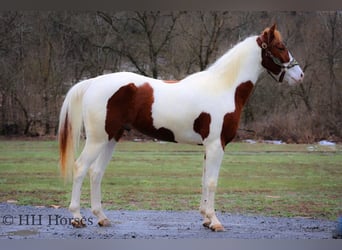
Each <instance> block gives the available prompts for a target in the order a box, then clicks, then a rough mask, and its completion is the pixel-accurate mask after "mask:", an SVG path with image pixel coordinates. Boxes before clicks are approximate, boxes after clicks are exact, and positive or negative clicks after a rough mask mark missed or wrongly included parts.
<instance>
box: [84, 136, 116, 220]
mask: <svg viewBox="0 0 342 250" xmlns="http://www.w3.org/2000/svg"><path fill="white" fill-rule="evenodd" d="M115 144H116V142H115V141H114V140H111V141H109V142H108V143H107V145H106V146H105V147H104V149H103V150H102V151H101V153H100V155H99V157H98V158H97V159H96V161H95V162H94V164H93V165H91V167H90V169H89V176H90V197H91V210H92V212H93V214H94V215H95V216H96V217H97V218H98V224H99V225H100V226H109V225H110V221H109V219H108V218H107V217H106V215H105V214H104V213H103V210H102V205H101V181H102V177H103V174H104V172H105V169H106V167H107V165H108V163H109V161H110V159H111V158H112V154H113V150H114V147H115Z"/></svg>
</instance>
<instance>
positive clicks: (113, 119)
mask: <svg viewBox="0 0 342 250" xmlns="http://www.w3.org/2000/svg"><path fill="white" fill-rule="evenodd" d="M153 102H154V97H153V88H152V87H151V86H150V84H148V83H145V84H143V85H141V86H139V87H137V86H135V84H134V83H129V84H127V85H125V86H122V87H121V88H120V89H119V90H118V91H116V92H115V93H114V94H113V95H112V96H111V97H110V98H109V100H108V102H107V114H106V122H105V130H106V132H107V134H108V139H109V140H111V139H112V138H114V139H115V140H116V141H118V140H119V139H120V138H121V136H122V134H123V132H124V130H129V129H130V128H131V127H133V128H135V129H137V130H138V131H140V132H141V133H143V134H146V135H148V136H151V137H153V138H156V139H160V140H164V141H171V142H176V141H175V137H174V134H173V132H172V131H171V130H169V129H167V128H164V127H161V128H159V129H156V128H155V127H154V126H153V119H152V104H153Z"/></svg>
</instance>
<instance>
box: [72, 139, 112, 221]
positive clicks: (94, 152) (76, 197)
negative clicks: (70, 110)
mask: <svg viewBox="0 0 342 250" xmlns="http://www.w3.org/2000/svg"><path fill="white" fill-rule="evenodd" d="M106 143H107V142H105V141H104V142H94V141H92V140H91V139H89V138H87V140H86V144H85V146H84V149H83V151H82V153H81V155H80V157H79V158H78V159H77V161H76V162H75V165H74V171H73V186H72V193H71V202H70V206H69V210H70V212H71V213H72V214H73V220H72V221H71V223H72V225H73V226H74V227H84V226H85V223H84V220H83V219H82V215H81V212H80V197H81V187H82V183H83V179H84V176H85V175H86V173H87V170H88V169H89V167H90V166H91V165H92V164H93V163H94V161H95V160H96V159H97V158H98V156H99V154H100V152H101V151H102V150H103V148H104V147H105V145H106Z"/></svg>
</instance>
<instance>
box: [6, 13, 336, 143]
mask: <svg viewBox="0 0 342 250" xmlns="http://www.w3.org/2000/svg"><path fill="white" fill-rule="evenodd" d="M274 22H276V23H277V25H278V29H279V30H280V31H281V33H282V35H283V37H284V40H285V43H286V44H287V46H288V48H289V49H290V50H291V52H292V54H293V55H294V57H295V58H296V59H297V61H298V62H299V63H300V65H301V67H302V69H303V70H304V72H305V80H304V82H303V83H302V84H299V85H297V86H294V87H292V86H288V85H287V84H286V83H277V82H275V81H274V80H273V79H272V78H271V77H270V76H268V75H267V74H264V75H262V77H261V78H260V81H259V82H258V84H257V85H256V88H255V90H254V93H253V95H252V97H251V98H250V99H249V102H248V104H247V105H246V107H245V109H244V113H243V116H242V119H241V122H240V130H239V133H238V138H251V139H278V140H283V141H285V142H295V143H309V142H314V141H318V140H322V139H328V140H333V141H342V131H341V127H342V115H341V114H342V82H341V77H342V65H341V63H342V61H341V59H342V36H341V34H342V12H341V11H332V12H296V11H292V12H274V11H262V12H261V11H260V12H237V11H234V12H229V11H208V12H200V11H172V12H156V11H153V12H150V11H144V12H142V11H141V12H133V11H123V12H114V11H83V12H81V11H17V12H13V11H8V12H0V68H1V71H0V72H1V74H0V134H1V135H6V136H14V135H18V136H23V135H24V136H54V135H56V131H57V126H58V116H59V110H60V107H61V104H62V102H63V99H64V97H65V94H66V92H67V91H68V89H69V88H70V87H71V86H72V85H73V84H75V83H77V82H78V81H80V80H82V79H86V78H90V77H94V76H97V75H100V74H105V73H109V72H116V71H132V72H137V73H140V74H143V75H146V76H151V77H155V78H160V79H182V78H183V77H185V76H187V75H189V74H191V73H194V72H197V71H200V70H203V69H205V68H207V67H208V66H209V65H210V64H211V63H213V62H214V61H215V60H216V59H217V58H218V57H220V56H221V55H222V54H224V53H225V52H226V51H227V50H228V49H229V48H231V47H232V46H233V45H235V44H236V43H237V42H239V41H241V40H242V39H244V38H246V37H248V36H250V35H258V34H260V33H261V32H262V30H263V29H264V28H265V27H267V26H270V25H271V24H273V23H274Z"/></svg>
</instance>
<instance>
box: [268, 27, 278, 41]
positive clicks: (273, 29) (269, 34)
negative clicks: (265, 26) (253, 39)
mask: <svg viewBox="0 0 342 250" xmlns="http://www.w3.org/2000/svg"><path fill="white" fill-rule="evenodd" d="M276 28H277V24H276V23H274V24H273V25H272V27H271V28H270V30H269V32H268V43H271V42H272V41H273V39H274V31H275V30H276Z"/></svg>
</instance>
